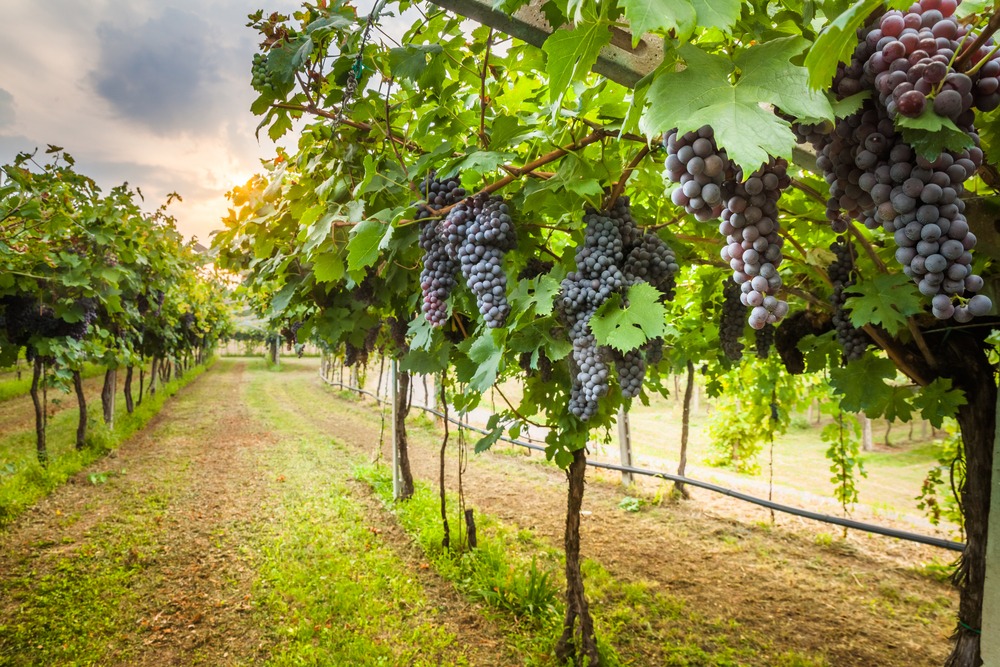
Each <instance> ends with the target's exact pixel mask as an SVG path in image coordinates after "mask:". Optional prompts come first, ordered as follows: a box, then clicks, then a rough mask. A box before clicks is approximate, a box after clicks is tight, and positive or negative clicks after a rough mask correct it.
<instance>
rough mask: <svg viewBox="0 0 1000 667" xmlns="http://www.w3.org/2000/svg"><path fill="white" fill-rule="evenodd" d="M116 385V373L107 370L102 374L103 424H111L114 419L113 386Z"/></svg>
mask: <svg viewBox="0 0 1000 667" xmlns="http://www.w3.org/2000/svg"><path fill="white" fill-rule="evenodd" d="M117 384H118V371H117V370H116V369H114V368H109V369H108V370H106V371H105V372H104V387H103V388H102V389H101V407H102V408H103V409H104V423H105V424H108V425H110V424H112V422H113V421H114V418H115V402H114V401H115V386H116V385H117Z"/></svg>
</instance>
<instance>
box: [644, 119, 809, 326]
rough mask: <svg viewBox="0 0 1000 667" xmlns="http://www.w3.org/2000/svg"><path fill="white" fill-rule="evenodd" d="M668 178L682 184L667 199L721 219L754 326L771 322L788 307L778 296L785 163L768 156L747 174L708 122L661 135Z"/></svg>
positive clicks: (703, 215)
mask: <svg viewBox="0 0 1000 667" xmlns="http://www.w3.org/2000/svg"><path fill="white" fill-rule="evenodd" d="M664 145H665V147H666V149H667V161H666V171H667V177H668V178H669V179H670V180H671V181H673V182H675V183H678V184H679V185H680V187H679V188H677V189H675V190H674V191H673V193H672V194H671V200H672V201H673V202H674V204H677V205H678V206H683V207H684V209H685V210H686V211H687V212H688V213H691V214H692V215H694V216H695V217H696V218H697V219H699V220H702V221H704V220H710V219H712V218H719V217H721V218H722V223H721V224H720V225H719V231H720V232H721V233H722V234H723V235H724V236H726V246H725V247H724V248H723V250H722V258H723V259H724V260H725V261H726V262H728V263H729V265H730V267H731V268H732V269H733V280H734V281H736V283H737V284H738V285H739V286H740V288H741V290H742V297H741V299H742V300H743V303H744V305H746V306H750V308H751V310H750V314H749V322H750V326H752V327H753V328H754V329H760V328H762V327H763V326H764V325H765V324H773V323H775V322H777V321H778V320H780V319H781V318H782V317H784V316H785V314H786V313H787V312H788V304H787V303H786V302H784V301H780V300H778V297H777V294H778V291H779V290H780V289H781V276H780V275H778V265H779V264H780V263H781V245H782V239H781V236H780V235H779V234H778V203H777V202H778V199H779V198H780V196H781V192H782V191H783V190H784V189H785V188H787V187H788V185H789V183H790V179H789V178H788V175H787V173H786V172H787V169H788V163H787V162H786V161H785V160H784V159H781V158H778V159H771V160H769V161H768V163H767V164H765V165H763V166H762V167H761V168H760V169H758V170H757V171H755V172H754V173H753V174H751V175H750V176H749V177H746V178H745V176H744V174H743V171H742V170H741V169H739V168H738V167H736V165H734V164H733V162H732V161H731V160H730V159H729V157H728V156H727V155H726V151H725V150H724V149H719V148H718V146H717V145H716V143H715V133H714V131H713V130H712V128H711V127H709V126H708V125H705V126H702V127H701V128H699V129H698V131H697V132H687V133H685V134H683V135H681V134H678V132H677V131H676V130H673V131H670V132H667V133H666V134H665V135H664Z"/></svg>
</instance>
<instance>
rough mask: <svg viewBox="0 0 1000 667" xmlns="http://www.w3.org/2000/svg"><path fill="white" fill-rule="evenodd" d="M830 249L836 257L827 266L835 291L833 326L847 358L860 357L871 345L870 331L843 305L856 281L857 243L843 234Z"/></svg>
mask: <svg viewBox="0 0 1000 667" xmlns="http://www.w3.org/2000/svg"><path fill="white" fill-rule="evenodd" d="M830 250H831V251H832V252H833V254H834V255H835V256H836V259H835V260H834V261H833V262H832V263H831V264H830V267H829V268H828V269H827V275H828V276H829V277H830V282H831V283H833V292H832V293H831V294H830V304H831V305H832V306H833V327H834V330H835V331H836V332H837V342H838V343H840V347H841V348H842V349H843V351H844V361H854V360H855V359H860V358H861V357H862V356H863V355H864V353H865V349H866V348H867V347H868V342H869V338H868V334H866V333H865V332H864V331H863V330H861V329H856V328H855V327H854V325H853V324H852V323H851V318H850V316H849V315H848V314H847V311H846V310H845V309H844V304H845V302H846V301H847V295H846V294H845V293H844V292H845V290H846V289H847V288H848V287H850V286H851V285H853V284H854V247H853V246H852V245H851V244H850V243H849V242H848V241H847V240H846V239H845V238H844V237H841V238H839V239H837V240H836V241H834V243H833V244H832V245H831V246H830Z"/></svg>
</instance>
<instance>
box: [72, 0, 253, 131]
mask: <svg viewBox="0 0 1000 667" xmlns="http://www.w3.org/2000/svg"><path fill="white" fill-rule="evenodd" d="M217 33H218V28H217V27H215V28H213V26H212V24H211V23H209V22H207V21H205V20H204V19H202V18H201V17H199V16H197V15H195V14H193V13H192V12H189V11H186V10H183V9H177V8H174V7H167V8H165V9H164V10H163V13H162V14H160V15H159V16H157V17H153V18H150V19H148V20H146V21H145V22H144V23H142V24H140V25H138V26H134V27H120V26H116V25H113V24H111V23H107V22H105V23H101V24H100V25H99V26H98V28H97V35H98V38H99V47H98V49H99V52H98V59H97V68H96V69H95V70H94V71H92V72H91V73H90V81H91V82H92V84H93V86H94V88H95V90H96V91H97V93H98V94H99V95H100V96H101V97H102V98H103V99H105V100H106V101H107V102H109V103H110V104H111V105H112V107H113V108H114V110H115V111H116V112H117V113H118V114H119V115H120V116H123V117H125V118H127V119H129V120H131V121H133V122H135V123H137V124H139V125H141V126H143V127H145V128H147V129H149V130H151V131H153V132H154V133H156V134H159V135H168V134H175V133H178V132H184V133H190V134H194V135H201V134H206V133H211V132H214V131H215V130H217V129H218V125H219V124H220V123H221V122H223V121H224V120H225V117H226V112H227V106H228V104H227V103H228V97H229V96H228V92H229V91H227V90H225V89H223V88H224V86H223V84H225V83H227V80H228V78H227V77H226V71H227V69H228V68H229V67H232V66H233V62H234V60H235V58H234V55H235V54H234V53H233V49H232V47H231V46H229V45H226V44H225V43H224V42H221V41H217V40H216V39H215V37H214V35H216V34H217Z"/></svg>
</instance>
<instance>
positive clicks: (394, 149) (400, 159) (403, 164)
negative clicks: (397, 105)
mask: <svg viewBox="0 0 1000 667" xmlns="http://www.w3.org/2000/svg"><path fill="white" fill-rule="evenodd" d="M393 81H394V78H393V77H391V76H390V77H389V78H388V79H387V83H388V88H387V89H386V91H385V126H386V127H392V123H391V122H390V121H389V97H390V94H391V93H392V82H393ZM389 144H390V145H391V146H392V152H393V153H394V154H395V155H396V160H397V161H398V162H399V166H400V167H402V168H403V173H404V174H405V175H406V180H408V181H409V180H411V179H410V170H409V169H407V168H406V162H404V161H403V156H402V155H400V154H399V147H398V146H397V145H396V142H395V141H390V142H389Z"/></svg>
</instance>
